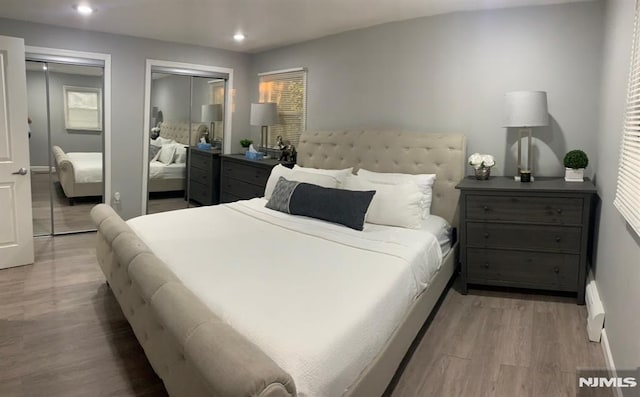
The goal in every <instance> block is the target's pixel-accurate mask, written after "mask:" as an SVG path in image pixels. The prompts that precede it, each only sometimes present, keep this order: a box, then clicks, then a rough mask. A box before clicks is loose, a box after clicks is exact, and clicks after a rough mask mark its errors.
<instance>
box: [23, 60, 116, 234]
mask: <svg viewBox="0 0 640 397" xmlns="http://www.w3.org/2000/svg"><path fill="white" fill-rule="evenodd" d="M26 65H27V94H28V105H29V119H30V120H31V124H30V129H31V138H30V141H29V146H30V154H31V171H32V178H31V181H32V200H33V222H34V224H33V226H34V235H36V236H41V235H51V234H65V233H74V232H84V231H90V230H95V226H94V225H93V222H92V221H91V217H90V215H89V212H90V211H91V208H92V207H93V206H94V205H96V204H98V203H101V202H103V194H104V155H103V153H104V150H103V147H104V134H103V125H104V120H103V119H104V113H103V112H104V110H103V108H104V100H103V90H104V68H103V67H102V66H83V65H76V64H61V63H54V62H44V61H43V62H40V61H27V63H26Z"/></svg>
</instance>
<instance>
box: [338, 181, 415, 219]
mask: <svg viewBox="0 0 640 397" xmlns="http://www.w3.org/2000/svg"><path fill="white" fill-rule="evenodd" d="M344 188H345V189H348V190H375V191H376V194H375V195H374V196H373V200H371V205H369V210H368V211H367V215H366V218H365V222H368V223H376V224H378V225H389V226H400V227H405V228H410V229H418V228H420V227H422V224H423V219H422V212H423V205H422V192H421V191H420V188H419V187H418V185H416V184H415V183H414V182H412V181H407V182H405V183H399V184H395V185H391V184H385V183H375V182H371V181H368V180H366V179H364V178H361V177H358V176H350V177H348V178H346V180H345V183H344Z"/></svg>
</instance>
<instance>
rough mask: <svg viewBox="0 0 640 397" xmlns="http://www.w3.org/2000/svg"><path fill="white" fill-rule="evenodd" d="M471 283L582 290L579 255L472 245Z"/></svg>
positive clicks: (468, 278)
mask: <svg viewBox="0 0 640 397" xmlns="http://www.w3.org/2000/svg"><path fill="white" fill-rule="evenodd" d="M466 254H467V282H468V283H472V284H473V283H479V284H488V285H500V286H510V287H524V288H540V289H554V290H559V291H577V290H578V266H579V264H580V256H579V255H570V254H547V253H540V252H523V251H505V250H490V249H477V248H468V249H467V251H466Z"/></svg>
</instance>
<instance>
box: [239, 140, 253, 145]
mask: <svg viewBox="0 0 640 397" xmlns="http://www.w3.org/2000/svg"><path fill="white" fill-rule="evenodd" d="M252 143H253V141H252V140H251V139H241V140H240V146H242V147H249V146H251V144H252Z"/></svg>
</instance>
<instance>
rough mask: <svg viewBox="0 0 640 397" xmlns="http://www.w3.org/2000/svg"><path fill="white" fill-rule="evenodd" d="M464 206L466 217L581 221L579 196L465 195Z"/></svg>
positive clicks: (540, 221)
mask: <svg viewBox="0 0 640 397" xmlns="http://www.w3.org/2000/svg"><path fill="white" fill-rule="evenodd" d="M466 208H467V210H466V218H467V219H469V220H492V221H513V222H533V223H549V224H573V225H580V224H582V199H580V198H564V197H525V196H481V195H468V196H467V198H466Z"/></svg>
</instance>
